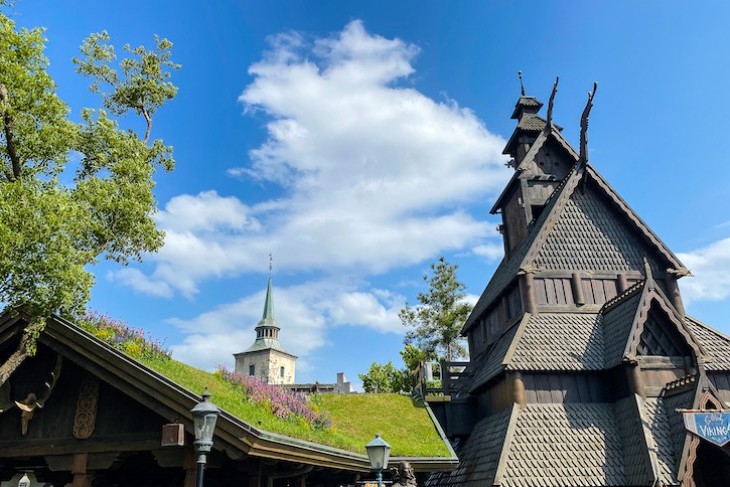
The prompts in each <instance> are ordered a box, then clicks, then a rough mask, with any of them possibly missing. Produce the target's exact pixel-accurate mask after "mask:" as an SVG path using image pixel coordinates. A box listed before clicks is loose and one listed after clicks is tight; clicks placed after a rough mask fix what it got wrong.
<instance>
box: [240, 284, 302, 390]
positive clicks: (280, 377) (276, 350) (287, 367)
mask: <svg viewBox="0 0 730 487" xmlns="http://www.w3.org/2000/svg"><path fill="white" fill-rule="evenodd" d="M280 330H281V329H280V328H279V326H278V325H277V323H276V320H275V319H274V297H273V293H272V290H271V274H269V285H268V288H267V289H266V302H265V303H264V314H263V316H262V317H261V321H259V323H258V325H256V340H255V341H254V342H253V344H252V345H251V346H250V347H248V349H247V350H245V351H243V352H240V353H236V354H234V355H233V356H234V357H235V358H236V372H238V373H240V374H244V375H248V376H253V377H256V378H257V379H259V380H260V381H261V382H264V383H266V384H277V385H279V384H293V383H294V377H295V372H296V362H297V357H296V356H295V355H292V354H290V353H289V352H287V351H286V350H284V348H283V347H282V346H281V343H279V331H280Z"/></svg>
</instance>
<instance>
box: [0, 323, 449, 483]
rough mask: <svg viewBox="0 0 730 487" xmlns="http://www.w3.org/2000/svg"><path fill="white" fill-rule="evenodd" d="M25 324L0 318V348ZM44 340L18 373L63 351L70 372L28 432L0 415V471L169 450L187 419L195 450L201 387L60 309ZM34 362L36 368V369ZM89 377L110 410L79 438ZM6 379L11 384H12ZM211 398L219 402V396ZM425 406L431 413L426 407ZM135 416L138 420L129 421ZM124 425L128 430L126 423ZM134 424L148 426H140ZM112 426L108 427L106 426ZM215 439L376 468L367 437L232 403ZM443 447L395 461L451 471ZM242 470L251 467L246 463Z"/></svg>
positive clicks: (243, 454)
mask: <svg viewBox="0 0 730 487" xmlns="http://www.w3.org/2000/svg"><path fill="white" fill-rule="evenodd" d="M26 324H27V322H26V320H25V319H24V318H23V317H21V316H11V315H9V314H5V315H2V316H1V317H0V355H2V356H7V355H8V354H9V352H10V351H12V350H13V349H14V347H15V346H16V345H15V344H17V342H18V339H19V337H20V334H22V332H23V329H24V327H25V325H26ZM38 346H39V357H34V358H30V359H26V362H27V363H24V365H23V366H21V367H24V368H25V372H23V371H21V369H19V371H20V372H18V373H20V374H21V375H23V374H24V375H28V374H30V376H31V377H32V376H34V375H36V376H37V375H38V373H39V372H41V370H40V369H44V367H45V366H44V365H43V361H44V360H45V361H46V362H47V361H48V356H51V355H56V356H58V357H59V360H61V358H62V359H63V361H64V374H61V377H60V380H59V384H58V387H57V388H56V390H55V391H54V393H53V396H51V400H49V402H48V404H46V407H45V408H43V410H42V411H39V412H38V413H37V414H36V415H35V419H33V420H32V422H31V423H30V427H29V428H28V434H27V435H25V434H22V435H21V433H20V428H19V426H18V424H19V421H18V418H17V413H16V414H13V413H12V412H9V413H5V414H0V431H2V434H0V471H2V469H3V468H5V467H4V466H6V465H9V464H10V463H12V460H11V459H13V458H17V459H23V458H30V457H38V456H40V457H42V458H46V461H48V462H52V461H53V459H54V458H56V457H58V456H59V455H61V456H62V457H63V456H65V457H69V456H70V455H71V456H73V455H78V454H90V453H93V454H94V455H97V456H98V455H100V454H103V453H104V452H107V451H108V452H116V454H119V452H132V451H154V452H160V451H161V450H163V449H161V447H160V438H161V436H160V435H161V425H162V424H165V423H181V424H183V425H184V429H185V432H186V437H187V439H186V445H188V446H187V449H189V450H191V448H192V447H191V446H190V445H191V434H192V416H191V413H190V409H191V408H192V407H193V406H194V405H195V404H197V403H198V402H199V401H200V397H199V396H198V395H197V394H194V393H193V392H191V391H190V390H187V389H186V388H184V387H182V386H181V385H179V384H177V383H175V382H173V381H172V380H170V379H168V378H167V377H165V376H163V375H161V374H159V373H158V372H155V371H154V370H152V369H150V368H148V367H146V366H144V365H143V364H142V363H140V362H138V361H137V360H135V359H133V358H131V357H129V356H128V355H126V354H124V353H122V352H120V351H118V350H116V349H114V348H113V347H111V346H109V345H107V344H106V343H104V342H102V341H100V340H98V339H97V338H95V337H94V336H92V335H90V334H89V333H87V332H86V331H84V330H82V329H80V328H79V327H77V326H75V325H74V324H73V323H70V322H68V321H66V320H64V319H62V318H60V317H58V316H53V317H51V318H49V319H47V321H46V326H45V329H44V330H43V332H42V334H41V335H40V338H39V345H38ZM41 352H42V353H41ZM39 360H40V361H41V362H38V361H39ZM36 362H38V364H40V365H38V364H36ZM35 369H38V370H37V371H35V372H34V370H35ZM85 378H88V379H91V380H93V381H98V382H99V383H100V384H101V386H100V387H101V388H102V393H103V394H102V397H106V399H105V400H106V401H107V403H105V404H107V409H106V410H105V411H106V412H105V413H104V414H105V415H103V414H102V412H101V411H100V412H99V413H98V418H97V421H98V423H97V426H96V429H95V430H94V433H93V434H92V435H91V436H90V437H89V439H87V440H79V439H78V438H77V437H74V436H73V435H71V434H70V432H71V428H72V426H74V424H75V423H74V421H75V420H74V410H75V409H77V408H78V406H76V400H77V399H76V394H77V393H78V392H77V387H78V385H77V383H78V382H83V381H85V380H86V379H85ZM8 385H10V386H11V389H8ZM23 387H24V385H23V380H21V378H20V376H18V377H17V378H16V377H15V374H14V375H13V376H11V380H10V382H9V383H8V384H6V387H5V388H3V390H2V391H0V393H2V392H5V393H8V392H9V393H11V394H17V393H16V392H15V390H14V389H12V388H20V389H22V388H23ZM20 389H18V391H20ZM104 391H106V392H104ZM0 395H2V394H0ZM109 401H111V402H109ZM213 401H214V402H215V397H213ZM125 405H126V406H125ZM100 407H101V406H100ZM116 407H119V408H122V409H120V410H119V411H116V410H115V411H114V412H111V409H108V408H112V409H114V408H116ZM424 413H425V414H427V410H424ZM69 414H70V416H69ZM110 414H113V415H114V416H110ZM77 415H78V413H77ZM115 417H116V418H117V419H114V418H115ZM104 418H105V419H104ZM145 418H147V419H145ZM130 419H131V420H132V423H130V422H129V420H130ZM101 421H107V423H105V426H104V427H102V426H100V425H101ZM54 425H55V426H54ZM125 425H128V426H129V427H130V429H129V430H125V428H126V427H127V426H125ZM74 427H75V426H74ZM49 428H51V429H49ZM135 428H137V429H139V428H142V429H141V430H140V431H139V432H136V433H135V431H136V429H135ZM144 428H147V429H144ZM434 428H435V431H437V432H440V431H441V430H440V428H439V427H438V424H435V425H434ZM107 430H108V433H104V431H107ZM117 430H118V431H117ZM143 430H144V432H143ZM437 434H439V433H437ZM441 434H443V433H441ZM104 435H111V436H108V437H107V436H104ZM135 435H136V436H135ZM213 441H214V450H215V451H216V452H218V456H219V457H221V458H224V459H227V460H226V461H228V462H234V463H235V462H239V461H240V462H245V463H246V464H247V465H248V467H246V468H248V469H249V470H250V468H251V467H250V465H251V462H256V461H264V462H267V463H266V465H269V466H272V465H275V464H278V465H288V466H289V468H298V467H297V466H299V467H301V468H305V467H306V468H309V469H311V468H316V469H319V470H321V471H322V472H325V471H331V472H333V474H334V473H338V475H341V474H343V473H346V472H350V473H351V474H352V475H355V474H357V473H358V472H361V473H366V472H369V471H370V465H369V462H368V459H367V457H366V455H365V454H364V444H363V453H354V452H351V451H346V450H342V449H338V448H333V447H330V446H327V445H323V444H318V443H313V442H311V441H305V440H301V439H297V438H292V437H288V436H285V435H282V434H277V433H272V432H269V431H265V430H262V429H261V428H258V427H256V426H255V425H252V424H250V423H248V422H246V421H244V420H242V419H241V418H239V417H236V416H234V415H233V414H231V413H230V412H228V411H226V410H222V411H221V414H220V417H219V419H218V422H217V425H216V429H215V437H214V440H213ZM444 441H445V440H444ZM445 446H446V448H447V450H448V451H450V452H451V454H450V455H449V456H445V457H443V456H440V457H439V456H433V457H402V456H401V457H398V456H396V457H392V459H391V461H393V462H394V463H395V462H398V461H401V460H407V461H409V462H410V463H411V465H412V466H413V467H414V469H415V470H416V472H419V471H420V472H432V471H435V470H450V469H452V468H454V467H455V465H456V462H457V459H456V457H455V455H454V454H453V450H451V447H450V446H449V445H448V442H445ZM184 449H185V448H182V447H181V448H177V447H175V448H173V449H172V450H177V451H178V452H180V451H181V450H184ZM191 451H192V450H191ZM173 453H174V452H173ZM65 457H64V458H65ZM58 458H60V457H58ZM49 459H50V460H49ZM9 462H10V463H9ZM323 469H324V470H323ZM234 471H235V469H234ZM241 472H244V473H245V469H244V470H241ZM242 474H243V473H242ZM352 478H354V477H352ZM95 485H96V484H95ZM101 485H106V484H101ZM165 485H166V484H165Z"/></svg>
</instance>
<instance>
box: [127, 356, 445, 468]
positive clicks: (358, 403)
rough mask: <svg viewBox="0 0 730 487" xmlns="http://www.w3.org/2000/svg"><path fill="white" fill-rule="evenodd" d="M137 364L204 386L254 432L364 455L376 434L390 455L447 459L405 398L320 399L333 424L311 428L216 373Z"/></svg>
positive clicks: (170, 363)
mask: <svg viewBox="0 0 730 487" xmlns="http://www.w3.org/2000/svg"><path fill="white" fill-rule="evenodd" d="M137 360H139V361H140V362H142V363H143V364H144V365H146V366H148V367H150V368H151V369H153V370H155V371H157V372H158V373H160V374H162V375H163V376H165V377H167V378H168V379H170V380H172V381H174V382H177V383H178V384H180V385H181V386H183V387H184V388H186V389H188V390H190V391H191V392H193V393H196V394H201V393H202V392H203V390H204V389H205V388H206V387H207V388H208V391H209V392H210V394H211V400H212V401H213V402H214V403H215V404H216V405H217V406H218V407H220V408H221V409H224V410H225V411H227V412H228V413H230V414H232V415H234V416H236V417H238V418H240V419H242V420H243V421H245V422H247V423H249V424H251V425H252V426H254V427H256V428H258V429H262V430H265V431H269V432H272V433H278V434H282V435H286V436H290V437H293V438H297V439H301V440H307V441H312V442H315V443H320V444H323V445H328V446H332V447H335V448H341V449H344V450H349V451H353V452H357V453H364V452H365V444H366V443H367V442H369V441H370V440H372V439H373V437H374V435H375V434H376V433H378V434H380V435H381V436H382V437H383V439H385V440H386V441H387V442H388V443H390V444H391V445H392V447H393V450H392V452H391V455H393V456H413V457H447V456H450V453H449V451H448V449H447V447H446V445H445V444H444V442H443V441H442V440H441V438H440V436H439V434H438V432H437V430H436V428H435V426H434V424H433V422H432V421H431V419H430V417H429V415H428V412H427V411H426V409H425V408H424V407H423V406H419V405H416V404H414V403H413V401H412V400H411V398H410V397H408V396H403V395H400V394H322V395H319V396H318V397H317V399H316V400H315V401H314V407H316V408H318V409H319V411H321V412H323V413H324V414H325V415H326V416H327V418H328V419H329V421H330V423H331V425H330V426H329V427H327V428H323V429H313V428H312V427H310V426H309V425H308V424H306V423H304V422H303V421H302V422H297V421H290V420H285V419H280V418H278V417H276V416H275V415H274V414H272V412H271V411H270V409H269V408H267V407H266V406H265V405H260V404H256V403H254V402H252V401H250V400H247V397H246V395H245V393H244V391H243V390H242V389H241V388H240V387H237V386H235V385H233V384H231V383H230V382H228V381H226V380H224V379H223V378H222V377H221V376H220V375H219V374H212V373H209V372H205V371H202V370H199V369H196V368H194V367H191V366H189V365H186V364H183V363H181V362H178V361H176V360H173V359H169V358H162V357H155V358H149V357H146V358H145V357H139V358H137Z"/></svg>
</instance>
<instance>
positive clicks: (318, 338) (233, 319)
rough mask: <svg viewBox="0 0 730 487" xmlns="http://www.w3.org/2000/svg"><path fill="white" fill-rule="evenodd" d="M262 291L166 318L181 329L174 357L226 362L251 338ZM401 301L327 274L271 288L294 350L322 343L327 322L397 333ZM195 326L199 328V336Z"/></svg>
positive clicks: (286, 342) (208, 364) (301, 352)
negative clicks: (328, 277)
mask: <svg viewBox="0 0 730 487" xmlns="http://www.w3.org/2000/svg"><path fill="white" fill-rule="evenodd" d="M264 296H265V293H264V292H258V293H255V294H252V295H249V296H245V297H242V298H240V299H239V300H237V301H235V302H233V303H229V304H225V305H221V306H219V307H217V308H215V309H214V310H211V311H207V312H205V313H201V314H200V315H198V316H196V317H194V318H192V319H187V320H183V319H179V318H174V319H170V320H169V323H170V324H172V325H174V326H176V327H177V328H179V329H180V330H181V331H182V332H183V333H184V334H185V335H186V337H185V339H184V340H183V342H182V343H180V344H177V345H173V346H172V349H173V353H174V355H175V357H176V358H177V359H179V360H183V361H185V362H188V363H194V364H196V365H197V366H199V367H203V368H208V369H211V368H214V367H215V366H217V365H219V362H223V363H230V361H231V359H230V357H231V355H232V354H234V353H238V352H241V351H243V350H245V349H246V348H247V347H248V346H249V345H250V344H251V343H252V342H253V338H254V337H255V333H254V327H255V326H256V324H257V323H258V321H259V320H260V319H261V315H262V311H263V303H264ZM404 303H405V298H404V297H403V296H399V295H395V294H393V293H391V292H389V291H386V290H381V289H368V290H366V291H363V290H358V289H357V286H355V285H354V284H350V283H343V282H333V281H331V280H322V281H317V282H309V283H307V284H306V285H295V286H289V287H281V288H279V287H275V288H274V304H275V306H276V309H275V312H274V314H275V317H276V320H277V322H278V323H279V326H281V328H282V330H283V331H282V334H281V342H282V345H283V347H284V348H285V349H286V350H287V351H288V352H290V353H292V354H294V355H298V356H306V355H308V354H310V353H311V352H312V351H313V350H315V349H317V348H320V347H322V346H324V345H325V344H326V343H327V331H328V329H329V327H332V326H347V325H357V326H366V327H369V328H371V329H374V330H376V331H378V332H381V333H395V334H401V333H402V332H403V326H402V325H401V323H400V319H399V318H398V310H399V309H400V308H401V307H402V306H403V305H404ZM279 304H281V306H278V305H279ZM201 330H205V336H204V337H203V336H202V335H201Z"/></svg>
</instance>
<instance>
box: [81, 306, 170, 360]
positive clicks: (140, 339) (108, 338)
mask: <svg viewBox="0 0 730 487" xmlns="http://www.w3.org/2000/svg"><path fill="white" fill-rule="evenodd" d="M74 323H76V325H77V326H78V327H79V328H81V329H83V330H86V331H87V332H89V333H91V334H92V335H94V336H95V337H96V338H98V339H99V340H101V341H103V342H104V343H106V344H107V345H110V346H111V347H113V348H115V349H117V350H119V351H121V352H124V353H126V354H127V355H129V356H130V357H133V358H136V359H141V358H150V359H160V360H165V359H168V360H169V359H170V357H171V356H172V350H170V349H169V348H166V347H165V344H164V340H159V339H156V338H153V337H152V336H151V335H150V334H149V332H146V331H144V330H143V329H142V328H134V327H132V326H130V325H129V324H127V323H125V322H123V321H121V320H117V319H115V318H112V317H110V316H108V315H105V314H100V313H97V312H93V311H92V312H88V313H86V314H85V315H84V316H79V317H77V318H76V319H74Z"/></svg>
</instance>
